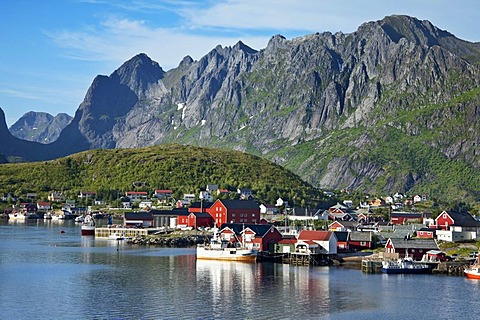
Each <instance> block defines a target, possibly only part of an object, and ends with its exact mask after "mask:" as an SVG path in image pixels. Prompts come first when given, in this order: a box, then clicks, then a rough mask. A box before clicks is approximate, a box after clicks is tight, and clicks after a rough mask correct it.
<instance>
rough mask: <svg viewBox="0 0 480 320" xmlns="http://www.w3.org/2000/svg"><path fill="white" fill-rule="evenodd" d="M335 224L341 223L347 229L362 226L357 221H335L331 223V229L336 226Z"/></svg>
mask: <svg viewBox="0 0 480 320" xmlns="http://www.w3.org/2000/svg"><path fill="white" fill-rule="evenodd" d="M334 223H339V224H341V225H342V226H344V227H345V228H356V227H358V226H359V225H360V224H359V223H358V222H356V221H343V220H335V221H334V222H332V223H330V225H329V227H330V226H331V225H332V224H334Z"/></svg>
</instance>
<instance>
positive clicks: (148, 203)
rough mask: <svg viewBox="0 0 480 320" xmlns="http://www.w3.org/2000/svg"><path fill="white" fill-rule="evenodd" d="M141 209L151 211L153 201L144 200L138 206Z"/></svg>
mask: <svg viewBox="0 0 480 320" xmlns="http://www.w3.org/2000/svg"><path fill="white" fill-rule="evenodd" d="M138 207H139V208H140V209H150V208H152V201H149V200H144V201H142V202H140V203H139V204H138Z"/></svg>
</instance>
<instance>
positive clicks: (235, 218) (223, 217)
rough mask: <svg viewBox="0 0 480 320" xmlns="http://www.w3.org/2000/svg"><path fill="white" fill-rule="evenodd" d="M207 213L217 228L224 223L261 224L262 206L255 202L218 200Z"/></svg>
mask: <svg viewBox="0 0 480 320" xmlns="http://www.w3.org/2000/svg"><path fill="white" fill-rule="evenodd" d="M206 211H207V212H208V213H209V214H210V215H211V216H212V218H213V219H214V220H215V223H216V225H217V226H220V225H222V224H224V223H245V224H258V223H260V206H259V205H258V203H256V202H255V201H253V200H222V199H218V200H217V201H215V202H214V203H213V205H212V206H211V207H210V208H208V209H206Z"/></svg>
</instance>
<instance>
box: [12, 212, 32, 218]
mask: <svg viewBox="0 0 480 320" xmlns="http://www.w3.org/2000/svg"><path fill="white" fill-rule="evenodd" d="M8 219H9V220H27V219H28V216H27V215H25V214H24V213H23V212H11V213H9V214H8Z"/></svg>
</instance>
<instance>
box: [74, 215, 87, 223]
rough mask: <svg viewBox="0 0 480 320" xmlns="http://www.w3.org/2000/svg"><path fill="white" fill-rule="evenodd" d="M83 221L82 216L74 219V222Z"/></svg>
mask: <svg viewBox="0 0 480 320" xmlns="http://www.w3.org/2000/svg"><path fill="white" fill-rule="evenodd" d="M84 220H85V217H84V216H78V217H75V222H83V221H84Z"/></svg>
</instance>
